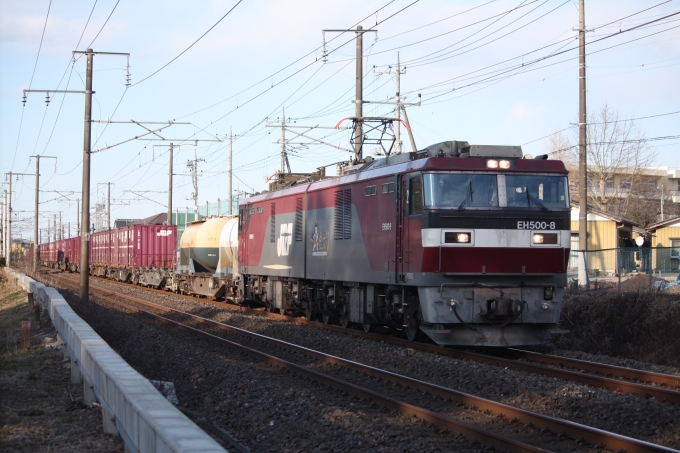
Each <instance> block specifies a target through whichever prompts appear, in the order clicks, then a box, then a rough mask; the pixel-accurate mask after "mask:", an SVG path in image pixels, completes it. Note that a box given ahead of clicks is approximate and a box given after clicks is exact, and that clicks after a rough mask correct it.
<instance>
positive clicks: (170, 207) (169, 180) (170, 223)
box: [168, 143, 174, 225]
mask: <svg viewBox="0 0 680 453" xmlns="http://www.w3.org/2000/svg"><path fill="white" fill-rule="evenodd" d="M173 151H174V145H173V143H170V164H169V166H168V225H172V154H173Z"/></svg>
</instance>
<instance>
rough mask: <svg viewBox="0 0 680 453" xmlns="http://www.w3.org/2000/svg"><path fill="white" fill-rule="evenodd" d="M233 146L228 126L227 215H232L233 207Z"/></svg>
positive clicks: (232, 136)
mask: <svg viewBox="0 0 680 453" xmlns="http://www.w3.org/2000/svg"><path fill="white" fill-rule="evenodd" d="M233 145H234V135H233V134H232V133H231V126H229V215H232V214H233V213H234V211H233V209H234V208H233V205H234V195H233V193H232V192H233V190H232V185H231V184H232V178H233V177H234V174H233V171H234V170H233V167H232V159H231V158H232V156H233V152H234V149H233Z"/></svg>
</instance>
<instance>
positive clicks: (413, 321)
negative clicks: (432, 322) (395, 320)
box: [404, 313, 420, 341]
mask: <svg viewBox="0 0 680 453" xmlns="http://www.w3.org/2000/svg"><path fill="white" fill-rule="evenodd" d="M404 331H405V332H406V338H408V341H416V340H417V339H418V337H419V333H420V316H418V313H416V314H415V315H414V316H411V318H410V320H409V324H408V325H407V326H406V328H405V329H404Z"/></svg>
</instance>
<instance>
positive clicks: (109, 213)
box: [106, 182, 111, 230]
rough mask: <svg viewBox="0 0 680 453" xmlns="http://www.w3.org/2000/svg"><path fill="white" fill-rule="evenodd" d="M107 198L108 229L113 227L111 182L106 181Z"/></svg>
mask: <svg viewBox="0 0 680 453" xmlns="http://www.w3.org/2000/svg"><path fill="white" fill-rule="evenodd" d="M106 186H107V187H106V189H107V195H106V196H107V199H106V229H107V230H110V229H111V183H110V182H107V183H106Z"/></svg>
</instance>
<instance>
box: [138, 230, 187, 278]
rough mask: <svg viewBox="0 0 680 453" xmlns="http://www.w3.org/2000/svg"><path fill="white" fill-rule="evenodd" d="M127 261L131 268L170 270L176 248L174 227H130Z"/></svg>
mask: <svg viewBox="0 0 680 453" xmlns="http://www.w3.org/2000/svg"><path fill="white" fill-rule="evenodd" d="M128 228H129V234H128V237H129V239H128V240H129V245H131V247H128V250H130V254H129V259H130V261H131V264H132V266H134V267H135V268H140V267H147V268H149V267H153V268H164V269H170V268H172V265H173V258H174V256H175V249H176V247H177V226H175V225H130V226H129V227H128Z"/></svg>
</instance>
